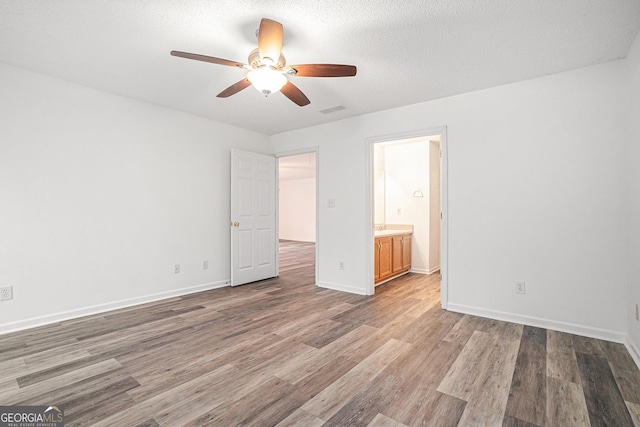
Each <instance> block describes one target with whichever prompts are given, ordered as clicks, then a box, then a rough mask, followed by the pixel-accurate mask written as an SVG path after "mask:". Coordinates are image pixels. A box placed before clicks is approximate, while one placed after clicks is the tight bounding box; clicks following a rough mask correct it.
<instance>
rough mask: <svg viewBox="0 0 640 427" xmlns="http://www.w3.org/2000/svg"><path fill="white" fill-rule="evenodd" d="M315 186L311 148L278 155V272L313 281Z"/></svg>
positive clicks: (313, 156)
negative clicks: (298, 152) (295, 152)
mask: <svg viewBox="0 0 640 427" xmlns="http://www.w3.org/2000/svg"><path fill="white" fill-rule="evenodd" d="M316 189H317V179H316V152H315V151H313V152H308V153H301V154H293V155H286V156H282V157H279V158H278V248H279V251H278V255H279V257H278V258H279V260H278V274H279V275H283V274H285V275H288V276H289V275H291V276H293V275H296V277H298V278H299V279H300V280H302V281H304V282H307V281H309V280H312V281H313V282H314V283H315V277H316V245H317V224H316V211H317V209H316V193H317V191H316ZM310 271H312V272H313V277H308V276H309V272H310Z"/></svg>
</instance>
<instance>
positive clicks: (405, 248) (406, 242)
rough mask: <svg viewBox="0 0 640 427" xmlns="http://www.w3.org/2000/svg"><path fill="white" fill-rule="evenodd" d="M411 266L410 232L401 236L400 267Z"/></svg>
mask: <svg viewBox="0 0 640 427" xmlns="http://www.w3.org/2000/svg"><path fill="white" fill-rule="evenodd" d="M410 268H411V234H407V235H406V236H402V269H403V270H409V269H410Z"/></svg>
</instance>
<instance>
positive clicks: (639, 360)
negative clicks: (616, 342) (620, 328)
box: [624, 334, 640, 369]
mask: <svg viewBox="0 0 640 427" xmlns="http://www.w3.org/2000/svg"><path fill="white" fill-rule="evenodd" d="M624 346H625V347H627V351H629V354H630V355H631V357H632V358H633V361H634V362H636V365H637V366H638V369H640V346H637V345H636V343H634V342H633V340H632V339H631V337H630V336H629V335H628V334H627V335H625V337H624Z"/></svg>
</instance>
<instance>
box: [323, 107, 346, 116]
mask: <svg viewBox="0 0 640 427" xmlns="http://www.w3.org/2000/svg"><path fill="white" fill-rule="evenodd" d="M346 108H347V107H345V106H344V105H337V106H335V107H331V108H327V109H326V110H320V112H321V113H322V114H330V113H335V112H336V111H340V110H345V109H346Z"/></svg>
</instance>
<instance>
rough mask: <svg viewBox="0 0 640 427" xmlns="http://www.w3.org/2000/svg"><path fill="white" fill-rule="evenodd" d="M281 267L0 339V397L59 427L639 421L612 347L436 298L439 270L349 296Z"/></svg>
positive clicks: (307, 252) (305, 270) (296, 249)
mask: <svg viewBox="0 0 640 427" xmlns="http://www.w3.org/2000/svg"><path fill="white" fill-rule="evenodd" d="M314 268H315V267H314V245H313V244H305V243H296V242H283V248H282V255H281V276H280V277H279V278H276V279H272V280H266V281H262V282H258V283H254V284H249V285H245V286H240V287H237V288H224V289H217V290H212V291H207V292H201V293H197V294H191V295H186V296H183V297H176V298H171V299H167V300H163V301H159V302H155V303H150V304H145V305H142V306H137V307H132V308H127V309H122V310H117V311H112V312H108V313H103V314H101V315H95V316H89V317H84V318H81V319H76V320H73V321H66V322H62V323H56V324H52V325H48V326H44V327H40V328H36V329H31V330H27V331H22V332H18V333H13V334H7V335H3V336H0V405H53V404H58V405H64V407H65V418H66V425H67V426H76V425H97V426H182V425H185V426H204V425H212V426H236V425H255V426H274V425H278V426H417V425H420V426H423V425H429V426H456V425H459V426H484V425H491V426H494V425H496V426H499V425H502V426H589V425H590V426H593V427H596V426H633V425H634V422H635V425H636V426H640V371H639V370H638V368H637V367H636V366H635V365H634V363H633V360H632V359H631V357H630V355H629V354H628V352H627V351H626V349H625V348H624V346H623V345H621V344H616V343H611V342H605V341H600V340H595V339H590V338H584V337H580V336H575V335H571V334H566V333H561V332H555V331H551V330H545V329H540V328H534V327H529V326H523V325H518V324H513V323H507V322H501V321H496V320H490V319H485V318H480V317H474V316H469V315H462V314H458V313H452V312H447V311H444V310H441V309H440V308H439V298H440V297H439V283H438V281H439V277H438V276H437V275H431V276H423V275H416V274H408V275H406V276H403V277H401V278H399V279H396V280H394V281H391V282H388V283H386V284H384V285H381V286H379V287H377V288H376V295H375V296H373V297H364V296H357V295H351V294H346V293H341V292H336V291H332V290H326V289H321V288H317V287H316V286H315V284H314Z"/></svg>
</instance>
